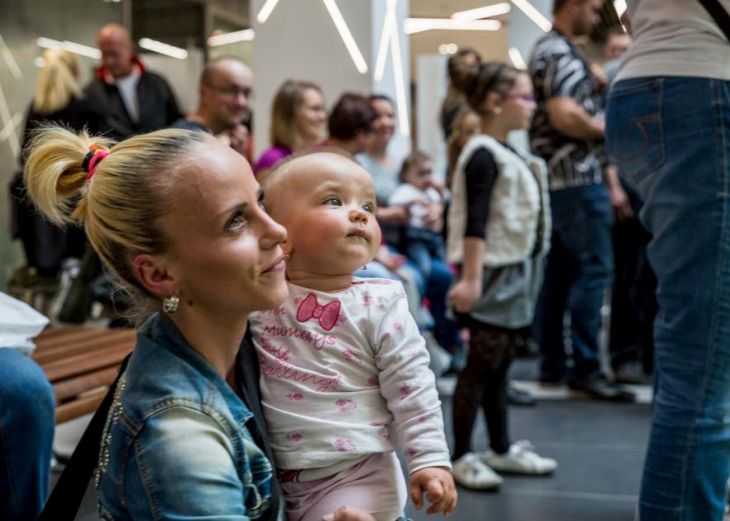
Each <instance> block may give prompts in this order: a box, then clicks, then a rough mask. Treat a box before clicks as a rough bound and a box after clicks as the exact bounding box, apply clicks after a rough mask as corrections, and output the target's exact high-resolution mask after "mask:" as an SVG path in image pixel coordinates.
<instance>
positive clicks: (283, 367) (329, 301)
mask: <svg viewBox="0 0 730 521" xmlns="http://www.w3.org/2000/svg"><path fill="white" fill-rule="evenodd" d="M262 190H263V202H264V205H265V207H266V209H267V211H268V212H269V213H270V214H271V216H272V217H273V218H274V219H275V220H277V221H278V222H279V223H281V224H282V225H284V226H285V227H286V228H287V233H288V238H287V239H286V241H285V242H284V243H283V244H282V247H283V249H284V252H285V254H286V257H287V277H288V280H289V297H288V299H287V300H286V302H285V303H284V304H283V305H282V306H281V307H279V308H278V309H275V310H271V311H267V312H262V313H257V314H254V315H253V316H252V317H251V328H252V333H253V336H254V344H255V346H256V349H257V352H258V357H259V363H260V368H261V392H262V403H263V408H264V414H265V416H266V420H267V423H268V426H269V436H270V440H271V443H272V447H273V449H274V452H275V457H276V464H277V467H278V468H279V471H278V473H279V481H280V482H281V486H282V488H283V490H284V493H285V495H286V498H287V514H288V518H289V519H290V520H291V521H298V520H305V521H315V520H316V521H319V520H320V519H322V517H323V516H325V515H327V514H330V513H332V512H334V511H335V510H336V509H337V508H339V507H340V506H343V505H349V506H353V507H359V508H361V509H363V510H365V511H367V512H370V513H371V514H373V516H374V517H375V518H376V519H377V520H378V521H394V520H395V519H397V518H398V517H400V516H401V515H402V513H403V508H404V506H405V503H406V501H407V492H406V486H405V481H404V479H403V473H402V470H401V467H400V464H399V462H398V459H397V458H396V456H395V453H394V448H395V446H396V445H397V446H398V447H399V448H400V449H401V451H402V452H403V454H404V455H405V457H406V459H407V461H408V468H409V472H410V490H411V497H412V499H413V502H414V504H415V506H416V508H417V509H420V508H421V507H422V505H423V493H424V492H426V494H427V498H428V500H429V501H430V502H431V503H432V505H431V506H430V507H429V509H428V513H429V514H431V513H434V512H441V511H443V512H444V513H445V514H446V515H448V514H449V513H450V512H451V511H452V510H453V508H454V507H455V506H456V490H455V488H454V483H453V479H452V477H451V473H450V469H451V464H450V457H449V451H448V447H447V445H446V440H445V438H444V433H443V420H442V417H441V407H440V401H439V398H438V393H437V392H436V388H435V381H434V376H433V373H431V371H430V370H429V369H428V361H429V358H428V354H427V352H426V348H425V343H424V340H423V338H422V337H421V336H420V335H419V333H418V327H417V326H416V323H415V322H414V320H413V318H412V317H411V315H410V313H409V312H408V304H407V301H406V295H405V292H404V290H403V287H402V285H401V284H400V283H399V282H395V281H390V280H382V279H354V278H353V275H352V274H353V273H354V272H355V271H356V270H357V269H358V268H360V267H362V266H363V265H365V264H367V263H368V262H370V261H371V260H372V259H373V257H374V256H375V253H376V251H377V249H378V246H379V245H380V228H379V226H378V223H377V222H376V220H375V216H374V214H375V189H374V187H373V183H372V180H371V178H370V175H369V174H368V173H367V171H365V170H364V169H363V168H362V167H360V166H359V165H358V164H357V163H355V162H354V161H352V160H351V159H349V158H348V157H345V156H343V155H340V154H339V153H337V152H335V151H327V152H315V153H310V154H307V155H302V156H298V157H294V158H293V159H291V160H289V161H287V162H285V163H283V164H281V165H280V166H278V167H277V168H276V169H274V170H273V171H272V173H271V174H270V175H269V176H268V177H267V178H266V180H265V182H264V184H263V186H262Z"/></svg>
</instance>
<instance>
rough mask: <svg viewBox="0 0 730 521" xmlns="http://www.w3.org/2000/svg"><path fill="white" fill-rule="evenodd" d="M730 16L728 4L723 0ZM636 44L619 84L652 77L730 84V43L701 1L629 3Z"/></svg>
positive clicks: (626, 58) (631, 0) (641, 0)
mask: <svg viewBox="0 0 730 521" xmlns="http://www.w3.org/2000/svg"><path fill="white" fill-rule="evenodd" d="M719 2H720V5H722V7H723V8H724V9H725V10H726V11H728V12H730V0H719ZM628 4H629V17H630V18H631V25H632V28H633V32H634V44H633V45H632V47H631V48H630V49H629V51H628V52H627V53H626V54H625V55H624V59H623V62H622V64H621V69H620V70H619V73H618V77H617V78H616V81H621V80H626V79H631V78H642V77H650V76H689V77H701V78H715V79H721V80H730V43H728V41H727V39H726V38H725V35H724V34H723V33H722V31H721V30H720V28H719V27H718V26H717V24H716V23H715V20H714V19H713V18H712V17H711V16H710V14H709V13H708V12H707V11H706V10H705V8H704V7H702V4H700V2H699V0H628Z"/></svg>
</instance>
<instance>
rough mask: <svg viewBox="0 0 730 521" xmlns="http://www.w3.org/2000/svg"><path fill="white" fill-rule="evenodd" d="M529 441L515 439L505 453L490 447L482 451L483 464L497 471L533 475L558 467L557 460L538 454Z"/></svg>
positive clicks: (548, 471)
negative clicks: (499, 452)
mask: <svg viewBox="0 0 730 521" xmlns="http://www.w3.org/2000/svg"><path fill="white" fill-rule="evenodd" d="M534 449H535V448H534V447H533V446H532V445H530V442H529V441H524V440H523V441H517V442H515V443H513V444H512V445H510V447H509V451H507V453H506V454H497V453H496V452H494V451H492V450H491V449H490V450H488V451H486V452H484V453H482V454H481V457H482V460H483V461H484V463H485V464H487V465H489V466H490V467H492V468H493V469H494V470H496V471H498V472H505V473H510V474H528V475H533V476H538V475H543V474H551V473H552V472H554V471H555V469H556V468H558V462H557V461H555V460H554V459H552V458H543V457H542V456H540V455H538V454H537V453H536V452H535V450H534Z"/></svg>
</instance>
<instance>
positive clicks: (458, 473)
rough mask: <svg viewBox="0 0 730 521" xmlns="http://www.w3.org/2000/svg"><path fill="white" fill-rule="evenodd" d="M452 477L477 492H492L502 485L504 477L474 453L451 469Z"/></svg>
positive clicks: (460, 459) (461, 458)
mask: <svg viewBox="0 0 730 521" xmlns="http://www.w3.org/2000/svg"><path fill="white" fill-rule="evenodd" d="M451 475H452V476H454V481H456V482H457V483H458V484H459V485H461V486H462V487H467V488H473V489H477V490H491V489H495V488H497V487H499V485H501V484H502V481H504V480H503V479H502V477H501V476H500V475H499V474H497V473H496V472H494V471H493V470H492V469H490V468H489V467H487V465H485V464H484V462H483V461H482V459H481V458H480V457H479V456H478V455H477V454H474V453H473V452H468V453H466V454H464V455H463V456H462V457H460V458H459V459H458V460H457V461H456V462H455V463H454V467H453V469H451Z"/></svg>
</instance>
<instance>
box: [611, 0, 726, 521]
mask: <svg viewBox="0 0 730 521" xmlns="http://www.w3.org/2000/svg"><path fill="white" fill-rule="evenodd" d="M628 3H629V15H630V18H631V24H632V26H633V29H634V44H633V46H632V48H631V49H630V50H629V51H628V52H627V53H626V55H625V57H624V60H623V63H622V66H621V69H620V70H619V73H618V77H617V79H616V83H615V84H614V86H613V87H612V89H611V92H610V93H609V102H608V112H607V124H606V139H607V142H608V152H609V154H610V156H611V158H612V160H613V162H614V163H616V165H617V166H618V168H619V171H620V172H621V174H622V175H623V176H624V177H625V179H626V180H627V181H628V182H630V183H633V184H635V186H636V188H637V189H638V190H639V192H640V194H641V195H642V197H643V198H644V208H643V210H642V212H641V215H640V217H641V221H642V223H643V224H644V226H645V227H646V229H647V230H649V232H650V233H651V234H652V235H653V239H652V240H651V242H650V243H649V247H648V255H649V262H650V263H651V265H652V267H653V268H654V270H655V272H656V276H657V283H658V291H657V301H658V304H659V315H658V317H657V320H656V322H655V326H654V339H655V346H656V371H657V382H658V386H657V392H656V398H655V401H654V419H653V424H652V430H651V436H650V440H649V448H648V452H647V456H646V461H645V466H644V476H643V481H642V488H641V495H640V500H639V502H640V505H639V516H640V518H641V520H642V521H658V520H661V521H668V520H677V521H679V520H690V519H703V520H705V519H706V520H708V521H709V520H718V521H719V520H720V519H722V517H723V510H724V507H725V504H726V498H727V490H726V483H727V478H728V473H729V472H730V422H728V420H727V411H728V410H730V312H729V311H728V310H730V277H728V275H729V274H730V240H729V239H728V237H730V235H729V234H728V231H730V202H729V199H728V185H729V184H730V43H729V42H728V36H726V35H730V29H728V28H729V27H730V23H728V20H730V18H727V15H725V17H726V19H725V21H721V24H718V23H717V22H715V20H713V16H711V15H710V13H709V12H708V11H707V10H705V8H704V7H703V5H702V4H701V3H700V2H699V1H698V0H641V1H637V0H629V2H628ZM704 3H705V4H711V3H713V2H709V1H706V2H704ZM715 4H716V7H718V8H719V13H720V14H719V15H720V16H722V11H723V9H724V10H725V11H728V10H730V1H728V0H719V2H715ZM721 27H724V30H725V35H724V34H723V30H722V29H721Z"/></svg>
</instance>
